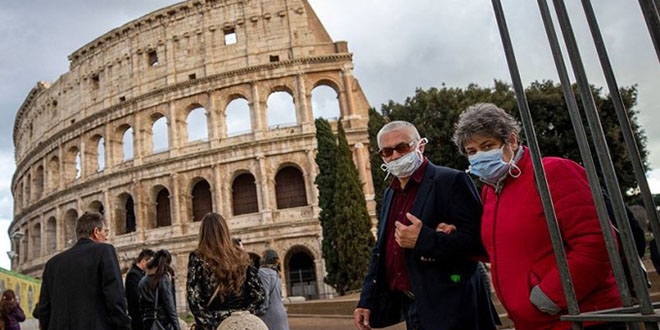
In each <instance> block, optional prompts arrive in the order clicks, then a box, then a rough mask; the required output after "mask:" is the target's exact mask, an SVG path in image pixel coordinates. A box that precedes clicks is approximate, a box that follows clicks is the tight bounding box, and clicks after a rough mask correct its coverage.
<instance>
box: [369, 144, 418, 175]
mask: <svg viewBox="0 0 660 330" xmlns="http://www.w3.org/2000/svg"><path fill="white" fill-rule="evenodd" d="M425 140H426V138H423V139H421V140H420V142H423V143H425ZM420 142H418V143H417V146H416V147H415V150H414V151H413V152H411V153H409V154H407V155H405V156H402V157H400V158H398V159H395V160H393V161H391V162H386V163H384V164H382V165H381V166H380V168H381V169H382V170H383V171H387V172H389V173H391V174H392V175H394V176H395V177H397V178H407V177H409V176H411V175H413V173H415V171H416V170H417V169H418V168H419V167H420V166H421V165H422V162H423V157H422V152H421V151H419V145H420ZM385 178H387V176H386V177H385Z"/></svg>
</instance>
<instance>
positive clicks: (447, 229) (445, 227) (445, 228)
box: [435, 222, 456, 234]
mask: <svg viewBox="0 0 660 330" xmlns="http://www.w3.org/2000/svg"><path fill="white" fill-rule="evenodd" d="M435 231H436V232H438V231H441V232H443V233H445V234H451V233H452V232H455V231H456V226H454V225H450V224H447V223H444V222H441V223H439V224H438V226H437V227H435Z"/></svg>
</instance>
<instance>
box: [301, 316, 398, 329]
mask: <svg viewBox="0 0 660 330" xmlns="http://www.w3.org/2000/svg"><path fill="white" fill-rule="evenodd" d="M289 329H290V330H354V329H356V328H355V325H354V324H353V319H352V318H348V317H297V316H292V317H289ZM385 329H387V330H405V329H406V325H405V323H399V324H397V325H395V326H392V327H388V328H385Z"/></svg>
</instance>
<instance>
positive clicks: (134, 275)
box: [124, 249, 154, 330]
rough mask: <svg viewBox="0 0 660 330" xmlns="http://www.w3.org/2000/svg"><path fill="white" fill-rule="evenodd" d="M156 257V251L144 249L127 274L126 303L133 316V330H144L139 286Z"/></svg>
mask: <svg viewBox="0 0 660 330" xmlns="http://www.w3.org/2000/svg"><path fill="white" fill-rule="evenodd" d="M153 257H154V251H153V250H151V249H144V250H142V251H140V254H139V255H138V257H137V259H135V262H134V263H133V265H131V269H130V270H129V271H128V274H126V282H125V285H124V287H125V288H126V302H127V303H128V314H129V315H130V316H131V325H132V328H133V330H143V329H144V325H143V324H142V314H140V300H139V296H138V284H139V283H140V280H141V279H142V277H144V272H145V271H146V270H147V264H148V263H149V261H150V260H151V258H153Z"/></svg>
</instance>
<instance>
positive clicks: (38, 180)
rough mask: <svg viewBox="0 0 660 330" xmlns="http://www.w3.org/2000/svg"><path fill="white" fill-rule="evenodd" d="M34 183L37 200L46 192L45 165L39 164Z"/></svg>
mask: <svg viewBox="0 0 660 330" xmlns="http://www.w3.org/2000/svg"><path fill="white" fill-rule="evenodd" d="M32 185H33V186H34V197H35V200H38V199H40V198H41V197H43V193H44V167H43V166H42V165H39V166H37V169H36V170H35V171H34V178H33V180H32Z"/></svg>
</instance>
